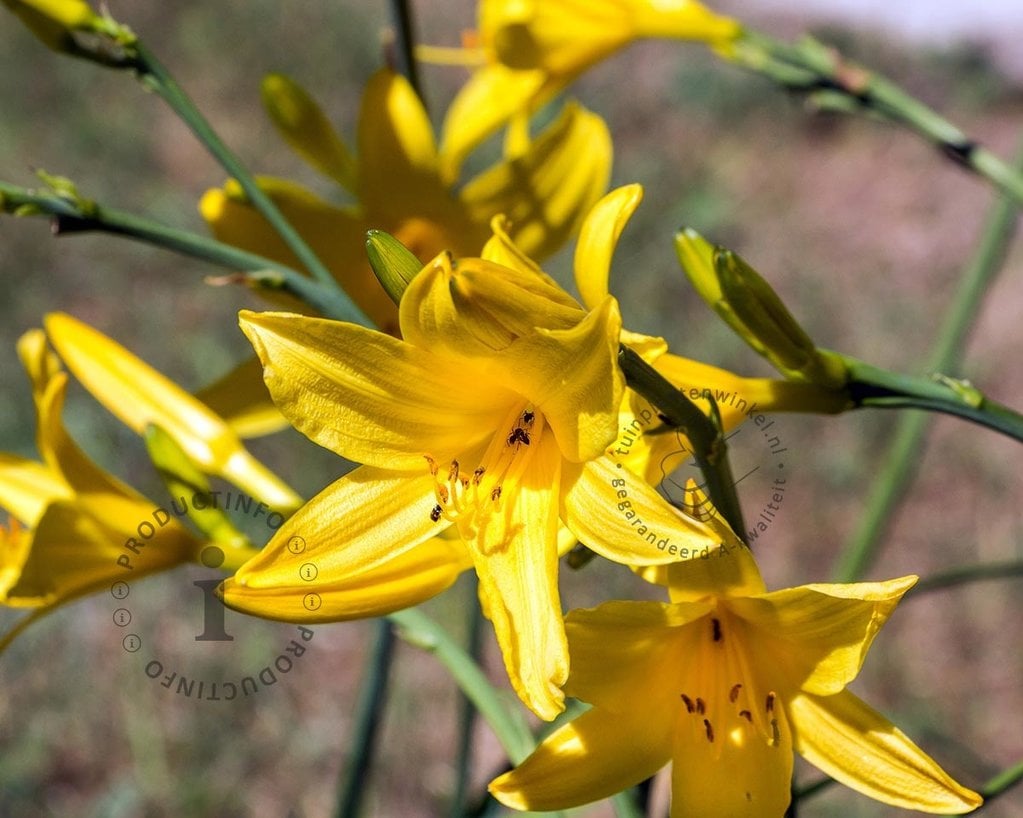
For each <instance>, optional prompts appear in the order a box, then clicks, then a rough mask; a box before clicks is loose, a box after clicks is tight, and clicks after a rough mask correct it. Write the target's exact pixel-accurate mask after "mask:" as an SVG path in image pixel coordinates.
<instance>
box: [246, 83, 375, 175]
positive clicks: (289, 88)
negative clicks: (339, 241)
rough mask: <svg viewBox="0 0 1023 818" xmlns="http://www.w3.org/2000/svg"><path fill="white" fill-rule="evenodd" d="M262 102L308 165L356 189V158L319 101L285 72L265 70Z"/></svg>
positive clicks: (261, 87) (279, 130)
mask: <svg viewBox="0 0 1023 818" xmlns="http://www.w3.org/2000/svg"><path fill="white" fill-rule="evenodd" d="M260 91H261V94H262V97H263V105H264V107H265V108H266V111H267V113H268V114H269V115H270V119H271V120H272V121H273V123H274V125H276V126H277V130H278V132H279V133H280V134H281V136H282V137H284V140H285V141H286V142H287V143H288V144H289V145H290V146H291V147H292V148H293V149H294V150H295V152H296V153H297V154H298V155H299V156H301V157H302V158H303V159H305V161H306V162H308V163H309V165H310V166H311V167H313V168H315V169H316V170H318V171H320V172H321V173H323V174H326V175H327V176H329V177H330V178H331V179H333V180H334V181H335V182H337V183H338V184H339V185H341V186H342V187H343V188H345V189H346V190H348V191H351V192H352V193H354V192H355V186H356V170H355V160H354V159H353V158H352V155H351V153H350V152H349V150H348V147H347V146H346V145H345V143H344V141H343V140H342V139H341V137H340V136H339V135H338V133H337V131H335V130H334V126H333V125H331V124H330V121H329V120H328V119H327V117H326V115H325V114H324V113H323V110H322V109H321V108H320V106H319V105H317V104H316V100H314V99H313V98H312V97H311V96H309V94H308V93H306V91H305V89H304V88H302V86H300V85H299V84H298V83H296V82H295V81H294V80H292V79H291V78H290V77H286V76H285V75H284V74H267V76H265V77H264V78H263V82H262V84H261V86H260Z"/></svg>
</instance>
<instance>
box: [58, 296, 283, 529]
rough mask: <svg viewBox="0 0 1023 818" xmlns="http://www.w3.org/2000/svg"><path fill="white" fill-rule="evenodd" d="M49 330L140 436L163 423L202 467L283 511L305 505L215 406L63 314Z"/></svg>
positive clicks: (74, 367) (77, 371)
mask: <svg viewBox="0 0 1023 818" xmlns="http://www.w3.org/2000/svg"><path fill="white" fill-rule="evenodd" d="M46 329H47V333H48V334H49V337H50V341H51V343H52V344H53V346H54V347H55V348H56V350H57V352H58V353H59V354H60V356H61V358H62V359H63V360H64V362H65V363H66V364H67V366H68V368H69V369H70V370H71V371H72V372H73V373H74V375H75V377H77V378H78V380H79V381H81V382H82V384H83V385H84V386H85V388H86V389H88V390H89V392H91V393H92V394H93V395H94V396H95V398H96V399H97V400H98V401H100V402H101V403H102V404H103V405H104V406H105V407H106V408H107V409H108V410H109V411H110V412H112V413H113V414H114V415H115V416H117V417H118V418H120V420H121V421H122V422H123V423H125V424H126V425H127V426H128V427H130V428H131V429H133V430H134V431H135V432H136V433H137V434H140V435H141V434H142V433H143V432H144V431H145V428H146V427H147V426H148V425H150V424H155V425H157V426H161V427H162V428H163V429H164V430H165V431H166V432H167V433H168V434H169V435H171V436H172V437H173V438H174V439H175V441H176V442H177V443H178V445H179V446H181V448H182V449H184V450H185V452H186V453H187V454H188V456H189V457H191V458H192V460H194V461H195V463H196V464H197V465H198V466H199V467H200V468H202V469H203V470H204V471H207V472H209V473H210V474H216V475H219V476H221V477H223V478H225V479H226V480H229V481H231V482H232V483H234V484H235V485H237V486H238V487H239V488H241V489H243V490H245V491H248V492H249V493H250V494H251V495H252V496H253V497H257V498H259V499H261V500H263V501H265V502H266V503H267V504H268V505H269V506H271V507H273V508H275V509H278V510H280V511H282V512H283V511H287V510H290V509H293V508H297V507H298V505H299V504H300V503H301V500H300V499H299V497H298V496H297V495H296V494H295V493H294V492H293V491H292V490H291V489H290V488H288V486H287V485H285V484H284V483H283V482H282V481H281V480H280V478H278V477H277V476H276V475H275V474H273V473H272V472H271V471H269V470H268V469H267V468H266V467H265V466H264V465H263V464H262V463H260V462H259V461H258V460H256V459H255V458H254V457H253V456H252V455H251V454H250V453H249V452H248V451H247V450H246V449H245V447H244V446H243V445H242V443H241V441H240V440H239V439H238V437H237V435H235V434H234V432H232V431H231V430H230V428H228V426H227V424H226V423H224V421H223V420H222V419H221V418H219V417H218V416H217V415H216V414H214V412H213V411H212V410H210V409H209V408H208V407H207V406H205V405H204V404H203V403H201V402H200V401H198V400H197V399H196V398H194V397H192V396H191V395H189V394H188V393H187V392H185V390H184V389H182V388H181V387H180V386H178V385H177V384H175V383H174V382H173V381H171V380H169V379H168V378H166V377H164V376H163V375H161V374H160V373H159V372H157V371H156V370H154V369H152V368H151V367H149V366H148V365H147V364H145V363H144V362H143V361H141V360H140V359H138V358H136V357H135V356H134V355H132V354H131V353H130V352H128V350H126V349H125V348H124V347H122V346H121V345H120V344H117V343H116V342H114V341H113V340H111V339H110V338H108V337H107V336H105V335H103V334H102V333H100V332H98V331H96V330H94V329H92V328H91V327H89V326H87V325H86V324H83V323H82V322H80V321H78V320H76V319H74V318H72V317H71V316H69V315H66V314H64V313H51V314H50V315H48V316H47V317H46Z"/></svg>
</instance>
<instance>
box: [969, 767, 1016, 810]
mask: <svg viewBox="0 0 1023 818" xmlns="http://www.w3.org/2000/svg"><path fill="white" fill-rule="evenodd" d="M1020 781H1023V761H1021V762H1019V763H1018V764H1016V765H1014V766H1012V767H1009V768H1008V769H1007V770H1003V771H1002V772H1000V773H998V775H996V776H995V777H994V778H989V779H988V780H987V782H986V783H985V784H984V786H983V787H981V788H980V794H981V795H982V796H983V797H984V803H983V804H982V805H981V806H979V807H977V809H975V810H974V811H973V812H972V813H970V814H971V815H975V814H976V813H978V812H980V811H981V810H982V809H984V808H985V807H988V806H990V805H991V802H992V801H994V800H995V799H996V798H1000V797H1001V796H1003V795H1005V793H1007V792H1008V791H1009V790H1010V789H1012V788H1013V787H1015V786H1016V785H1017V784H1018V783H1019V782H1020Z"/></svg>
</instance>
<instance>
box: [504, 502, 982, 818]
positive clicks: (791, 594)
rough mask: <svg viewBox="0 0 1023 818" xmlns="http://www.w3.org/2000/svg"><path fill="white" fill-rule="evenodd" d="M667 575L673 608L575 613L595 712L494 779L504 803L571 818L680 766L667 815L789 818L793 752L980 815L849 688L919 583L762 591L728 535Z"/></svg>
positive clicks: (891, 792)
mask: <svg viewBox="0 0 1023 818" xmlns="http://www.w3.org/2000/svg"><path fill="white" fill-rule="evenodd" d="M704 503H705V498H702V500H701V502H700V505H703V504H704ZM718 527H719V530H720V531H722V532H725V533H727V532H726V529H725V528H724V527H723V525H720V524H719V526H718ZM667 574H668V578H669V582H670V592H671V602H670V603H668V604H663V603H656V602H623V601H615V602H608V603H605V604H603V605H601V606H599V607H597V608H594V609H590V610H576V611H572V612H570V613H569V614H568V616H567V617H566V629H567V633H568V640H569V645H570V648H571V653H572V671H571V673H570V675H569V678H568V682H567V683H566V685H565V692H566V693H567V694H568V695H571V696H575V697H577V698H579V699H582V700H584V701H586V702H589V703H590V704H592V705H593V708H592V709H591V710H589V711H588V712H586V713H585V714H583V715H582V716H580V717H579V718H577V719H575V720H574V721H572V722H570V723H569V724H567V725H565V726H564V727H562V728H560V729H559V730H557V731H556V732H554V733H553V734H552V735H551V736H550V737H548V738H547V739H546V740H545V741H544V742H543V743H542V744H541V745H540V746H539V747H538V748H537V749H536V751H535V752H534V753H533V754H532V755H531V756H530V757H529V758H527V759H526V760H525V761H523V762H522V763H521V764H520V765H519V766H518V767H517V768H516V769H514V770H512V771H511V772H509V773H506V774H504V775H502V776H500V777H499V778H497V779H495V780H494V781H493V782H491V784H490V790H491V792H492V793H493V794H494V795H495V797H496V798H497V799H498V800H499V801H501V802H502V803H503V804H506V805H507V806H510V807H514V808H516V809H522V810H552V809H565V808H568V807H572V806H576V805H579V804H584V803H587V802H589V801H594V800H597V799H599V798H604V797H607V796H609V795H612V794H614V793H616V792H618V791H620V790H623V789H625V788H627V787H630V786H633V785H634V784H637V783H639V782H640V781H642V780H644V779H646V778H648V777H650V776H652V775H653V774H654V773H655V772H657V770H659V769H660V768H661V767H663V766H664V765H665V764H667V763H668V762H671V763H672V803H671V815H672V816H673V818H674V816H683V815H699V816H701V818H714V816H721V818H736V817H737V816H746V815H748V816H756V818H771V816H775V818H781V816H782V815H783V814H784V812H785V810H786V808H787V807H788V804H789V799H790V784H791V778H792V766H793V751H794V750H795V751H796V752H799V753H800V754H801V755H802V756H803V757H804V758H806V759H807V760H808V761H810V762H811V763H812V764H814V765H816V766H817V767H819V768H820V769H821V770H823V771H824V772H826V773H827V774H828V775H830V776H832V777H834V778H835V779H837V780H838V781H841V782H842V783H844V784H846V785H848V786H850V787H852V788H854V789H856V790H858V791H860V792H862V793H864V794H865V795H868V796H870V797H872V798H876V799H878V800H880V801H883V802H885V803H887V804H893V805H895V806H898V807H904V808H907V809H915V810H921V811H925V812H934V813H945V814H948V813H960V812H968V811H970V810H972V809H974V808H975V807H976V806H978V805H979V804H980V803H981V799H980V797H979V796H978V795H977V794H976V793H974V792H972V791H970V790H968V789H966V788H965V787H962V786H961V785H959V784H957V783H956V782H955V781H953V780H952V779H951V778H950V777H949V776H948V775H947V774H946V773H945V772H944V771H943V770H942V769H941V768H940V767H939V766H938V765H937V764H936V763H935V762H934V761H933V760H932V759H931V758H930V757H929V756H927V755H926V754H925V753H924V752H923V751H922V750H921V749H920V748H919V747H917V746H916V745H915V744H914V743H913V742H912V741H911V740H910V739H909V738H908V737H906V735H905V734H903V733H902V732H901V731H900V730H899V729H898V728H897V727H895V726H894V725H893V724H892V723H891V722H889V721H888V719H886V718H885V717H884V716H882V715H881V714H880V713H878V712H876V711H875V710H873V709H872V708H871V707H869V706H868V705H867V704H866V703H864V702H863V701H862V700H860V699H859V698H857V697H856V696H854V695H853V694H852V693H850V692H848V691H847V690H845V687H846V685H847V684H849V682H851V681H852V679H853V678H854V677H855V676H856V674H857V673H858V672H859V669H860V666H861V665H862V663H863V660H864V658H865V656H866V653H867V650H868V648H869V647H870V644H871V642H872V640H873V638H874V636H875V634H876V633H877V632H878V630H879V629H880V628H881V626H882V625H883V624H884V622H885V621H886V620H887V618H888V616H889V615H890V614H891V612H892V611H893V609H894V608H895V606H896V604H897V603H898V601H899V598H900V597H901V596H902V595H903V594H904V593H905V592H906V590H908V589H909V588H910V587H911V586H912V585H913V583H914V582H915V581H916V578H915V577H903V578H901V579H894V580H890V581H888V582H866V583H858V584H853V585H804V586H801V587H798V588H789V589H786V590H782V591H773V592H767V591H766V589H765V587H764V584H763V581H762V580H761V578H760V574H759V572H758V571H757V569H756V565H755V564H754V563H753V561H752V557H751V556H750V554H749V551H748V550H747V549H746V548H745V546H743V545H742V544H741V543H739V542H738V541H737V540H735V539H734V536H733V537H731V538H728V539H725V540H724V541H723V544H722V546H721V548H720V549H719V550H718V551H717V552H710V553H709V554H708V555H707V557H706V559H700V560H694V561H689V562H687V563H676V564H674V565H671V566H668V568H667Z"/></svg>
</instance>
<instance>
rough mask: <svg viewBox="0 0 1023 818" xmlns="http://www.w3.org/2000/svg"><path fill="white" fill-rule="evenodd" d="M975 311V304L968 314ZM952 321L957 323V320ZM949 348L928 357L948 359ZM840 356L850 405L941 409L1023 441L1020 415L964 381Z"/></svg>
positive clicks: (935, 410)
mask: <svg viewBox="0 0 1023 818" xmlns="http://www.w3.org/2000/svg"><path fill="white" fill-rule="evenodd" d="M978 303H979V302H978ZM975 312H976V305H974V310H973V311H971V313H970V314H971V315H973V314H975ZM953 323H958V320H957V321H956V322H953ZM945 340H946V339H944V338H942V339H939V345H940V346H943V347H944V346H945ZM953 349H954V348H952V347H949V348H943V349H937V348H935V353H932V358H934V359H938V358H940V359H942V360H943V361H946V360H951V359H953V358H954V357H955V355H954V353H953ZM841 357H842V359H843V361H844V363H845V364H846V366H847V367H848V371H849V383H848V384H847V389H848V390H849V396H850V398H851V400H852V402H853V405H854V406H857V407H872V408H875V409H926V410H929V411H931V412H942V413H944V414H947V415H955V416H956V417H961V418H965V419H966V420H970V421H973V422H974V423H977V424H979V425H981V426H985V427H987V428H989V429H994V430H995V431H998V432H1002V433H1003V434H1006V435H1008V436H1009V437H1012V438H1015V439H1016V440H1019V441H1020V442H1023V415H1020V414H1019V413H1017V412H1015V411H1013V410H1012V409H1010V408H1009V407H1007V406H1004V405H1003V404H1001V403H998V402H997V401H993V400H991V399H990V398H987V397H985V396H984V395H983V393H981V392H980V390H978V389H977V388H976V387H974V386H972V385H970V384H968V383H965V382H962V381H956V380H953V379H951V378H947V377H944V376H936V377H932V378H920V377H915V376H912V375H900V374H897V373H894V372H889V371H888V370H886V369H881V368H879V367H876V366H873V365H871V364H868V363H864V362H863V361H858V360H856V359H855V358H849V357H847V356H844V355H843V356H841Z"/></svg>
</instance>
